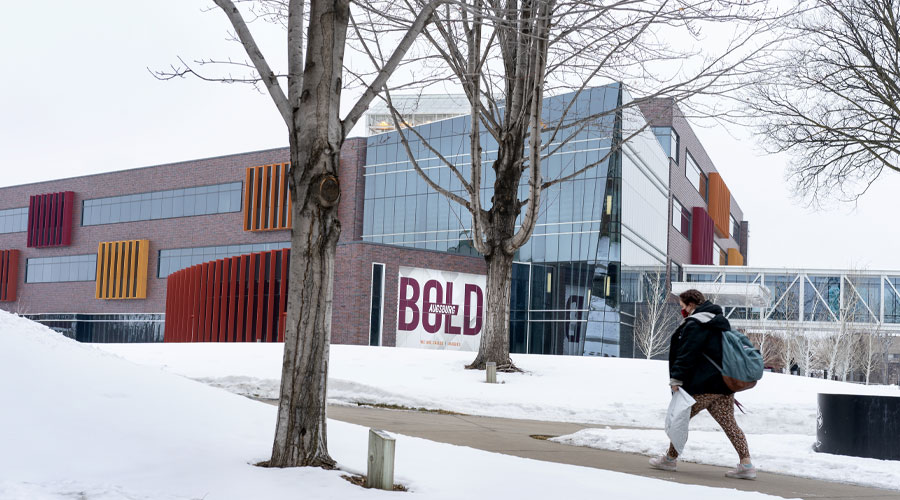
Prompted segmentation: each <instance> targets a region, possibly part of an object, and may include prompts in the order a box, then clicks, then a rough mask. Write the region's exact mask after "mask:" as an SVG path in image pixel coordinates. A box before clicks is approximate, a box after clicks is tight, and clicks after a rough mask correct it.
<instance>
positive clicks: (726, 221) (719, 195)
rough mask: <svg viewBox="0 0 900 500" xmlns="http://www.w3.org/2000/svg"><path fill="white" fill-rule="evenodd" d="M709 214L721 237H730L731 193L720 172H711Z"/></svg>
mask: <svg viewBox="0 0 900 500" xmlns="http://www.w3.org/2000/svg"><path fill="white" fill-rule="evenodd" d="M709 216H710V217H712V220H713V223H714V224H715V226H716V234H717V235H718V236H719V238H728V237H729V235H730V234H729V230H730V227H729V226H730V225H731V219H730V216H731V193H730V192H729V191H728V186H726V185H725V181H723V180H722V176H721V175H719V173H718V172H711V173H710V174H709Z"/></svg>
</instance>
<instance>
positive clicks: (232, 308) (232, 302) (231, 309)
mask: <svg viewBox="0 0 900 500" xmlns="http://www.w3.org/2000/svg"><path fill="white" fill-rule="evenodd" d="M228 260H229V261H230V262H231V279H229V280H228V297H229V300H228V304H229V305H228V341H229V342H237V339H236V338H235V337H234V320H235V317H236V316H237V308H238V305H239V304H238V300H237V270H238V266H239V265H240V258H238V257H231V258H230V259H228Z"/></svg>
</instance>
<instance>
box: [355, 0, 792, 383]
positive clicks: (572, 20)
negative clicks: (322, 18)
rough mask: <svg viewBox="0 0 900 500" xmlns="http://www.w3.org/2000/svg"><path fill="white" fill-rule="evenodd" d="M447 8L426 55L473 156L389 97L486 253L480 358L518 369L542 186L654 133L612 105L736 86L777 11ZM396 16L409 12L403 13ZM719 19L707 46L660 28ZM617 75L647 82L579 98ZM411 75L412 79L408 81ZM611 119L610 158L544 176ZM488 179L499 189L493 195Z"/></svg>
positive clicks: (661, 4) (406, 139)
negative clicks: (618, 92)
mask: <svg viewBox="0 0 900 500" xmlns="http://www.w3.org/2000/svg"><path fill="white" fill-rule="evenodd" d="M420 2H421V0H384V1H381V2H372V3H370V4H369V5H368V6H367V7H366V8H367V11H368V12H371V13H373V14H372V15H373V16H378V15H381V14H380V13H382V12H396V11H397V10H398V9H404V8H405V9H406V10H407V12H408V13H412V12H415V11H416V10H417V9H418V8H419V5H420ZM395 16H397V17H400V15H399V14H396V15H395ZM436 16H437V18H436V20H435V22H434V23H433V24H431V25H429V27H428V29H427V30H426V31H425V39H426V40H428V42H430V46H429V47H428V48H423V49H422V54H423V58H424V60H426V61H427V60H432V59H433V60H436V61H438V64H439V65H441V66H442V67H443V66H444V65H446V67H448V68H449V73H450V74H449V75H448V77H450V78H452V80H453V81H454V82H455V83H456V84H458V85H459V86H461V87H462V89H463V91H464V92H465V94H466V96H467V98H468V101H469V105H470V121H469V125H468V131H467V132H468V134H469V138H470V144H469V148H468V149H469V151H468V155H467V156H468V157H469V158H470V160H471V161H470V162H469V163H468V164H467V165H466V166H465V168H461V167H460V166H459V165H457V164H456V163H455V162H453V161H450V160H448V159H447V158H446V157H445V156H444V155H442V154H441V152H440V151H439V149H438V148H437V147H435V146H434V145H432V144H429V143H428V141H427V138H425V137H423V136H422V135H421V134H420V133H419V132H418V131H417V130H416V129H415V128H406V125H407V122H406V121H405V120H404V119H403V116H401V115H400V114H399V113H397V112H396V108H393V106H390V104H391V99H390V92H386V93H385V97H386V100H387V103H388V105H389V107H391V108H393V109H395V113H394V121H395V127H396V129H397V130H398V131H399V133H400V136H401V140H402V143H403V145H404V148H405V149H406V152H407V156H408V158H409V160H410V162H411V163H412V165H413V167H414V168H415V170H416V171H417V172H418V173H419V175H420V176H422V177H423V178H424V179H425V181H426V182H427V184H428V185H429V186H430V187H431V188H432V189H433V190H434V191H436V192H438V193H440V194H442V195H443V196H445V197H446V198H448V199H449V200H451V201H452V202H454V203H456V204H458V205H459V206H461V207H463V208H464V209H465V210H466V211H467V212H469V214H470V215H471V226H472V227H471V241H472V246H473V247H474V248H475V249H476V250H477V251H478V252H479V253H481V254H482V255H483V256H484V258H485V260H486V262H487V267H488V272H487V298H486V307H485V322H484V328H483V330H482V331H483V334H482V339H481V345H480V347H479V351H478V354H477V356H476V358H475V360H474V361H473V362H472V363H471V364H470V365H469V368H477V369H482V368H483V367H484V365H485V363H486V362H488V361H493V362H496V363H497V366H498V369H506V370H515V369H516V368H515V366H514V364H513V362H512V360H511V358H510V356H509V307H510V302H509V301H510V282H511V272H512V264H513V256H514V255H515V252H516V251H517V250H518V249H519V248H521V247H522V246H523V245H525V244H526V243H527V242H528V241H529V239H530V238H531V235H532V233H533V231H534V229H535V225H536V223H537V219H538V216H539V214H540V210H541V203H542V201H541V200H542V196H543V193H544V192H546V191H547V190H548V189H551V188H554V186H557V185H558V184H560V183H563V182H566V181H570V180H572V179H575V178H577V177H578V176H581V175H583V174H585V173H586V172H588V171H589V170H590V169H592V168H596V167H598V166H600V165H606V164H607V160H608V159H609V158H610V157H611V156H612V155H614V154H617V153H618V150H619V148H620V147H621V144H622V143H624V142H627V141H628V140H629V139H632V138H634V137H636V136H638V135H640V134H642V133H644V130H645V128H646V125H644V126H642V127H637V128H635V129H631V130H614V129H613V125H611V124H612V123H615V120H613V119H612V118H613V117H615V116H617V115H618V116H623V115H624V116H628V115H629V113H631V114H632V115H633V114H634V113H637V111H636V110H637V106H638V105H639V104H641V103H642V102H649V101H650V100H652V99H653V98H656V97H660V96H667V97H671V98H672V99H673V100H674V102H685V100H686V99H687V98H689V97H692V96H698V95H711V94H715V95H722V94H725V93H727V92H729V91H731V90H733V89H734V88H735V86H737V85H738V81H739V80H741V78H740V77H744V76H746V75H747V74H749V73H751V72H752V71H755V70H758V68H756V67H755V66H754V65H753V64H752V63H753V62H755V61H756V60H757V59H758V58H760V54H762V53H764V52H765V48H766V46H767V45H766V43H764V42H760V43H756V41H757V40H758V39H759V35H760V34H762V33H766V32H768V31H769V30H771V29H772V28H773V26H774V25H776V24H777V23H778V21H779V20H780V16H778V15H776V14H775V13H774V10H773V9H770V8H769V2H768V1H765V0H750V1H747V0H740V1H738V0H734V1H732V0H677V1H669V0H651V1H638V0H611V1H608V0H568V1H562V0H525V1H522V2H518V1H512V0H460V1H459V2H457V3H455V4H452V5H447V6H445V7H444V8H441V9H439V10H438V12H437V14H436ZM382 17H384V16H382ZM407 17H408V15H407ZM389 21H392V22H394V23H399V26H402V25H403V23H402V20H398V19H397V18H393V19H390V20H389ZM719 22H721V23H728V24H729V25H730V27H731V28H733V30H734V31H733V33H734V34H735V35H734V37H733V38H732V39H730V40H729V41H728V42H727V43H724V44H722V45H721V46H720V47H717V48H719V49H721V50H717V51H709V50H707V51H703V50H700V48H699V44H697V45H695V46H692V47H678V48H675V47H673V46H672V45H670V44H669V43H667V42H665V41H662V40H663V39H665V37H669V38H678V37H683V38H686V39H689V40H694V41H696V35H697V33H698V32H699V31H701V30H702V28H703V27H705V26H707V25H709V24H712V23H719ZM387 24H388V25H390V24H391V23H390V22H387ZM370 25H371V23H370ZM357 34H358V37H359V40H360V41H361V45H362V47H363V49H362V50H363V51H364V52H365V53H366V54H367V56H368V57H369V58H370V59H371V60H372V62H373V63H374V64H375V65H376V66H378V65H379V64H380V63H381V62H382V61H383V58H382V56H381V50H380V47H381V45H379V43H378V42H379V40H380V39H381V38H382V34H381V33H380V32H366V31H365V30H364V29H363V28H360V29H358V30H357ZM671 61H680V62H682V63H683V65H680V66H678V68H677V69H675V70H674V71H673V72H667V71H665V70H659V71H654V70H653V65H654V63H656V64H657V65H658V68H659V67H665V68H667V69H669V70H671V69H672V66H671ZM439 73H440V72H437V73H429V75H438V74H439ZM435 77H436V76H435ZM431 81H432V80H431V79H430V78H429V79H428V82H431ZM611 81H627V82H629V83H633V84H634V88H639V89H640V90H641V91H642V94H643V96H642V97H641V98H640V99H635V100H633V101H627V100H626V102H622V103H620V104H619V105H617V106H613V108H614V109H607V110H605V111H604V112H601V113H596V114H592V113H590V112H580V113H579V112H578V111H577V110H576V108H577V106H576V102H577V101H578V97H579V96H580V95H581V94H582V93H583V92H586V91H588V90H589V89H590V87H592V86H599V85H600V84H606V83H609V82H611ZM410 86H413V87H415V82H412V83H411V84H408V85H407V86H406V87H405V88H410ZM545 95H555V96H556V97H557V99H558V100H559V102H558V103H557V105H556V108H557V109H556V113H555V114H554V116H553V117H549V116H545V114H544V100H543V99H544V96H545ZM604 127H605V129H604ZM601 129H603V130H604V133H606V134H608V135H609V136H613V135H614V134H620V136H621V137H619V139H621V140H618V139H617V140H614V141H612V147H611V148H610V149H609V151H607V152H606V153H605V154H604V155H603V157H602V158H601V159H600V160H599V161H596V162H590V163H589V164H585V165H577V166H574V168H572V169H571V170H569V171H566V172H561V173H559V174H554V175H552V176H549V175H547V177H546V178H545V175H546V172H545V171H544V170H543V168H542V161H543V160H545V159H546V158H547V157H548V156H550V155H552V154H554V153H556V152H559V151H561V150H564V149H565V148H566V147H568V146H570V145H571V143H572V141H574V140H575V138H576V137H577V136H578V133H579V132H583V131H588V130H592V131H595V132H596V131H598V130H601ZM487 136H490V137H491V139H492V140H493V141H494V142H496V144H497V146H496V148H497V151H496V156H495V157H493V158H491V159H488V158H487V157H486V155H485V152H484V146H485V143H486V138H487ZM413 141H415V142H416V143H418V144H422V145H424V146H425V148H426V150H427V151H429V153H430V154H429V156H435V157H437V158H438V159H439V160H440V161H441V163H442V164H443V166H445V167H447V168H448V169H449V170H450V171H451V172H452V178H453V179H454V181H458V183H459V184H460V185H461V186H462V189H460V190H459V191H451V190H450V189H449V188H448V186H446V185H441V183H439V182H438V181H436V180H434V179H433V178H432V177H430V176H429V175H428V174H427V173H426V172H425V171H424V170H423V169H422V167H421V165H420V164H419V161H418V160H417V155H416V154H415V153H414V152H413V150H412V149H411V147H410V143H411V142H413ZM486 163H488V164H489V165H485V164H486ZM486 166H489V168H490V169H491V170H492V172H491V174H492V178H493V182H492V185H487V182H488V181H487V179H488V176H487V172H486V168H485V167H486ZM488 190H489V191H490V193H491V198H490V200H487V199H485V196H486V193H487V192H488ZM604 199H605V197H604Z"/></svg>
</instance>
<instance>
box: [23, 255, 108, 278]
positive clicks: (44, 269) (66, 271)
mask: <svg viewBox="0 0 900 500" xmlns="http://www.w3.org/2000/svg"><path fill="white" fill-rule="evenodd" d="M25 268H26V271H25V282H26V283H59V282H63V281H95V280H96V279H97V254H88V255H67V256H65V257H39V258H34V259H28V260H27V261H26V264H25Z"/></svg>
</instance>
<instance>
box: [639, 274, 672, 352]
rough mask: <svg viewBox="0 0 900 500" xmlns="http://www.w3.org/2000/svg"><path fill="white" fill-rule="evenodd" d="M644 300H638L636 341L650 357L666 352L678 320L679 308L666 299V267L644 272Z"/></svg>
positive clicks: (667, 294)
mask: <svg viewBox="0 0 900 500" xmlns="http://www.w3.org/2000/svg"><path fill="white" fill-rule="evenodd" d="M642 281H643V284H644V290H643V291H644V300H643V302H642V303H639V304H636V306H635V307H636V310H635V313H636V314H635V316H636V317H635V321H634V343H635V346H636V347H637V348H638V349H640V351H641V353H642V354H643V355H644V356H645V357H646V358H647V359H653V358H654V357H656V356H658V355H660V354H662V353H664V352H666V350H667V349H668V348H669V339H670V338H671V337H672V333H673V332H674V330H675V326H676V325H677V324H678V319H679V317H678V313H677V311H678V308H677V307H676V306H675V305H673V304H672V303H670V302H669V301H668V300H667V299H668V296H669V291H668V287H667V286H666V272H665V270H664V269H657V270H656V271H649V272H645V273H643V278H642Z"/></svg>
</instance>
